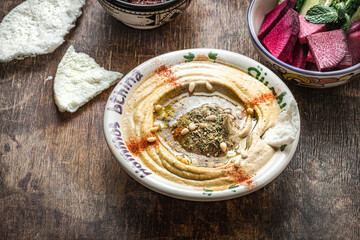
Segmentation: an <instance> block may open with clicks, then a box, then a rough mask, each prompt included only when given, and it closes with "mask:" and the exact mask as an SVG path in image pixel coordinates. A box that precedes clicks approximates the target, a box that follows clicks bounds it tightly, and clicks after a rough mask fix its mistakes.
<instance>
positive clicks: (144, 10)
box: [98, 0, 191, 29]
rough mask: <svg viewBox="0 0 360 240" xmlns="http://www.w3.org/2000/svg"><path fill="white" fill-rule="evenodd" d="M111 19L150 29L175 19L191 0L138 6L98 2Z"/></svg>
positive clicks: (117, 0) (115, 1)
mask: <svg viewBox="0 0 360 240" xmlns="http://www.w3.org/2000/svg"><path fill="white" fill-rule="evenodd" d="M98 1H99V3H100V5H101V6H102V7H103V8H104V9H105V10H106V11H107V12H108V13H109V14H110V15H112V16H113V17H115V18H116V19H117V20H119V21H120V22H122V23H124V24H125V25H127V26H130V27H133V28H137V29H152V28H156V27H160V26H161V25H163V24H165V23H167V22H170V21H171V20H173V19H175V18H176V17H177V16H178V15H179V14H180V13H182V12H183V11H184V10H185V9H186V8H187V7H188V6H189V5H190V2H191V0H169V1H166V2H163V3H156V4H149V5H140V4H133V3H129V2H125V1H121V0H98Z"/></svg>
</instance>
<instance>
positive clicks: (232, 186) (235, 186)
mask: <svg viewBox="0 0 360 240" xmlns="http://www.w3.org/2000/svg"><path fill="white" fill-rule="evenodd" d="M238 187H239V185H231V186H229V187H228V189H232V191H233V192H236V190H235V189H234V188H238Z"/></svg>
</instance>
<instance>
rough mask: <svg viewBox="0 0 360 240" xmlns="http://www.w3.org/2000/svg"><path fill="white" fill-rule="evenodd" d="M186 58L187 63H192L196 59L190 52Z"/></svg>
mask: <svg viewBox="0 0 360 240" xmlns="http://www.w3.org/2000/svg"><path fill="white" fill-rule="evenodd" d="M184 58H185V59H186V61H187V62H192V61H193V60H194V58H195V55H194V54H193V53H191V52H189V55H184Z"/></svg>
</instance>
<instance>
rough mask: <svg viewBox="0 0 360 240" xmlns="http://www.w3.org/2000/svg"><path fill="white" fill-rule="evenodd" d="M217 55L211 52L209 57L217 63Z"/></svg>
mask: <svg viewBox="0 0 360 240" xmlns="http://www.w3.org/2000/svg"><path fill="white" fill-rule="evenodd" d="M217 55H218V54H217V53H213V52H209V54H208V57H209V58H210V59H212V60H214V62H215V61H216V58H217Z"/></svg>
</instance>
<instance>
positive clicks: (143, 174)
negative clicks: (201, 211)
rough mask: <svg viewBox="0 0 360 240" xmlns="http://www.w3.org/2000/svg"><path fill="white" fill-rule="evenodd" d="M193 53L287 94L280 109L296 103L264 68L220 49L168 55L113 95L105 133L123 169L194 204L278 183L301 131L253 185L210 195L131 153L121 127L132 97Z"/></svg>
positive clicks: (131, 76)
mask: <svg viewBox="0 0 360 240" xmlns="http://www.w3.org/2000/svg"><path fill="white" fill-rule="evenodd" d="M189 53H192V54H193V55H194V56H198V55H206V56H207V55H208V54H209V53H216V54H218V55H217V57H216V59H217V60H220V61H221V62H226V63H229V64H232V65H235V66H237V67H240V68H242V69H244V70H245V71H246V72H248V74H250V75H252V76H254V77H255V78H256V79H258V80H259V81H261V82H263V83H264V84H265V85H267V86H268V87H269V88H272V87H273V88H274V89H275V90H276V93H277V95H280V94H281V93H283V92H286V95H285V96H284V98H283V99H282V101H280V104H279V105H280V106H281V107H285V108H286V104H287V103H289V102H290V101H295V99H294V97H293V95H292V94H291V92H290V90H289V89H288V88H287V86H286V85H285V84H284V83H283V82H282V81H281V80H280V79H279V77H278V76H276V75H275V74H274V73H273V72H272V71H270V70H269V69H268V68H266V67H265V66H263V65H262V64H260V63H258V62H256V61H254V60H252V59H250V58H248V57H245V56H243V55H240V54H237V53H233V52H229V51H224V50H219V49H188V50H180V51H175V52H171V53H167V54H164V55H160V56H158V57H155V58H152V59H150V60H148V61H146V62H144V63H143V64H141V65H139V66H138V67H136V68H135V69H133V70H132V71H131V72H130V73H128V74H127V75H126V76H125V77H124V78H123V79H122V80H121V81H120V82H119V83H118V84H117V86H116V87H115V88H114V90H113V92H112V94H111V95H110V97H109V100H108V101H107V104H106V107H105V113H104V131H105V137H106V141H107V143H108V145H109V148H110V150H111V152H112V153H113V155H114V156H115V158H116V159H117V160H118V161H119V163H120V164H121V166H122V167H123V169H125V170H126V172H127V173H128V174H129V175H130V176H132V177H133V178H134V179H135V180H137V181H138V182H139V183H141V184H142V185H144V186H146V187H148V188H150V189H152V190H154V191H156V192H159V193H162V194H164V195H167V196H170V197H174V198H179V199H185V200H193V201H218V200H225V199H231V198H236V197H240V196H243V195H246V194H249V193H251V192H254V191H256V190H258V189H260V188H262V187H264V186H265V185H266V184H268V183H269V182H271V181H272V180H274V179H275V178H276V177H277V176H278V175H279V174H280V173H281V172H282V171H283V170H284V169H285V167H286V166H287V165H288V163H289V162H290V160H291V158H292V156H293V154H294V152H295V150H296V147H297V144H298V140H299V132H300V131H298V134H297V137H296V140H295V141H294V142H293V143H292V144H290V145H288V146H287V147H286V148H285V149H284V150H283V151H278V152H276V153H275V155H274V156H273V157H272V158H271V159H270V161H269V162H268V163H267V164H266V165H265V166H264V167H262V168H261V169H260V170H259V171H258V172H257V173H256V175H255V176H254V177H252V178H251V179H250V180H249V181H247V182H245V183H244V184H240V185H235V186H231V187H229V188H228V189H225V190H220V191H209V190H207V189H199V188H195V187H194V188H193V187H188V186H183V185H179V184H176V183H173V182H170V181H169V180H166V179H164V178H162V177H160V176H157V175H156V174H154V173H151V171H150V170H148V169H147V168H146V166H144V164H143V163H141V162H138V161H137V160H136V158H135V157H133V156H132V154H131V153H130V151H129V150H128V149H127V147H126V144H125V142H124V139H123V138H122V134H121V131H120V126H121V125H122V124H123V123H122V113H123V111H124V106H125V104H126V101H127V100H128V99H129V96H130V95H131V93H132V92H133V91H134V89H135V88H136V87H137V86H138V85H139V83H140V82H141V81H143V80H145V79H146V78H147V76H148V75H150V74H152V73H153V72H154V71H155V70H156V69H158V68H159V67H160V66H162V65H164V64H165V65H166V66H167V67H168V66H171V65H174V64H177V63H182V62H185V60H186V59H185V58H184V56H185V55H186V56H189ZM130 79H132V80H130ZM134 81H136V83H135V84H133V82H134ZM129 83H130V85H129ZM121 90H122V93H124V90H126V92H127V93H125V94H123V95H122V96H123V98H122V99H121V100H120V101H117V102H116V101H114V100H115V98H116V96H119V95H118V94H117V93H118V92H119V91H121ZM282 95H284V94H282ZM299 129H300V126H299ZM149 173H151V174H149ZM250 183H251V184H250Z"/></svg>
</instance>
